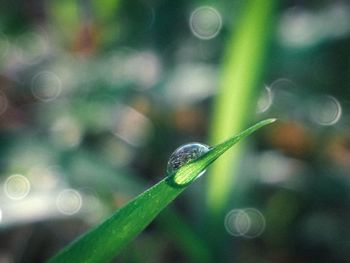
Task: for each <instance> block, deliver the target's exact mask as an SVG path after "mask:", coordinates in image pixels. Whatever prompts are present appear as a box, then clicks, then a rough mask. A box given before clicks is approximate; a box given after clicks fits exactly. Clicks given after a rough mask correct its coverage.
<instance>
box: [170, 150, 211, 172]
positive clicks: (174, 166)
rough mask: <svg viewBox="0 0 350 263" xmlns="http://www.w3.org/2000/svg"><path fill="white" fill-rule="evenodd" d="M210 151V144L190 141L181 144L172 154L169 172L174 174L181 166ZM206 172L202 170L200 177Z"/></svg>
mask: <svg viewBox="0 0 350 263" xmlns="http://www.w3.org/2000/svg"><path fill="white" fill-rule="evenodd" d="M208 151H209V146H208V145H205V144H201V143H189V144H185V145H182V146H180V147H179V148H177V149H176V150H175V151H174V152H173V153H172V154H171V155H170V158H169V161H168V167H167V174H168V175H172V174H174V173H175V172H176V171H177V170H178V169H179V168H180V167H181V166H183V165H185V164H187V163H189V162H191V161H193V160H195V159H197V158H199V157H200V156H202V155H203V154H204V153H206V152H208ZM204 172H205V170H204V171H203V172H201V173H200V174H199V175H198V177H199V176H201V175H202V174H203V173H204Z"/></svg>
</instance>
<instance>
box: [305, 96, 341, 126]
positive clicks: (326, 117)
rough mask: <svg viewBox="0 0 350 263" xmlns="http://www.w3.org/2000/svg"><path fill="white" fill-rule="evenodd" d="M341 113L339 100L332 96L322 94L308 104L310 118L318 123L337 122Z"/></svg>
mask: <svg viewBox="0 0 350 263" xmlns="http://www.w3.org/2000/svg"><path fill="white" fill-rule="evenodd" d="M341 115H342V108H341V105H340V103H339V101H338V100H337V99H336V98H334V97H332V96H328V95H325V96H322V97H319V98H318V99H316V100H315V101H313V102H312V103H311V105H310V116H311V119H312V120H313V121H314V122H316V123H317V124H320V125H325V126H329V125H333V124H335V123H337V122H338V121H339V119H340V117H341Z"/></svg>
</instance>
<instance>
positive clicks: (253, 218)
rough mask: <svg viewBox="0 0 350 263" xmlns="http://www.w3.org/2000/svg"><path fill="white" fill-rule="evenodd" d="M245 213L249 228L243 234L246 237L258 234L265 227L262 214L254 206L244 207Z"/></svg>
mask: <svg viewBox="0 0 350 263" xmlns="http://www.w3.org/2000/svg"><path fill="white" fill-rule="evenodd" d="M244 212H245V214H246V215H247V216H248V217H249V222H250V225H249V229H248V230H247V231H246V232H245V233H244V234H243V236H244V237H246V238H254V237H257V236H260V235H261V234H262V233H263V232H264V230H265V227H266V221H265V217H264V216H263V214H262V213H261V212H260V211H259V210H257V209H255V208H247V209H244Z"/></svg>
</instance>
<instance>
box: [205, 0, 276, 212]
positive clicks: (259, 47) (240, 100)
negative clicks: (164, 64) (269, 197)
mask: <svg viewBox="0 0 350 263" xmlns="http://www.w3.org/2000/svg"><path fill="white" fill-rule="evenodd" d="M275 6H276V1H274V0H271V1H260V0H250V1H247V4H246V9H245V12H244V14H243V16H242V18H241V20H240V22H239V23H238V24H237V25H235V30H234V31H233V34H232V36H231V38H230V39H229V41H228V43H227V46H226V52H225V53H224V56H223V58H224V61H223V68H222V74H221V83H220V89H219V94H218V95H217V97H216V99H215V101H214V109H213V116H212V123H213V124H212V127H211V139H210V141H211V143H213V144H216V143H218V142H220V141H222V140H223V139H224V138H227V137H228V136H229V135H230V134H232V133H233V134H234V133H237V132H238V131H239V130H241V129H242V127H244V126H245V125H246V122H247V121H248V120H249V119H250V117H251V115H252V112H254V105H255V103H254V102H255V101H256V99H255V97H256V93H257V84H258V81H259V80H260V77H261V74H262V70H263V68H264V66H263V65H264V64H263V62H264V58H265V55H266V49H267V46H268V43H269V40H270V35H271V32H272V28H273V27H272V22H273V21H274V10H275ZM241 151H242V145H241V146H239V147H235V149H234V150H233V151H231V152H230V154H227V155H226V156H224V157H223V158H221V159H220V161H218V162H216V163H215V164H214V165H213V166H212V168H211V169H210V175H209V177H208V193H207V203H208V208H209V210H210V212H211V214H212V215H214V216H215V215H217V214H218V213H220V211H222V209H223V208H224V207H225V205H226V204H227V200H228V198H229V194H230V190H231V187H232V185H233V182H234V180H235V178H234V177H232V171H235V170H237V166H238V161H239V154H240V153H241Z"/></svg>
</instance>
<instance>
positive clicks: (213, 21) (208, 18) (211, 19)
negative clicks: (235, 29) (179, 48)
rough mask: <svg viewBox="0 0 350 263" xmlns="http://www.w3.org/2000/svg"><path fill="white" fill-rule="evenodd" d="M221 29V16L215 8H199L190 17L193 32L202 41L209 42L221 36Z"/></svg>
mask: <svg viewBox="0 0 350 263" xmlns="http://www.w3.org/2000/svg"><path fill="white" fill-rule="evenodd" d="M221 27H222V19H221V15H220V13H219V12H218V11H217V10H216V9H215V8H213V7H210V6H201V7H198V8H197V9H195V10H194V11H193V12H192V14H191V16H190V28H191V31H192V33H193V34H194V35H195V36H196V37H198V38H200V39H204V40H209V39H212V38H214V37H216V36H217V35H218V34H219V32H220V30H221Z"/></svg>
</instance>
